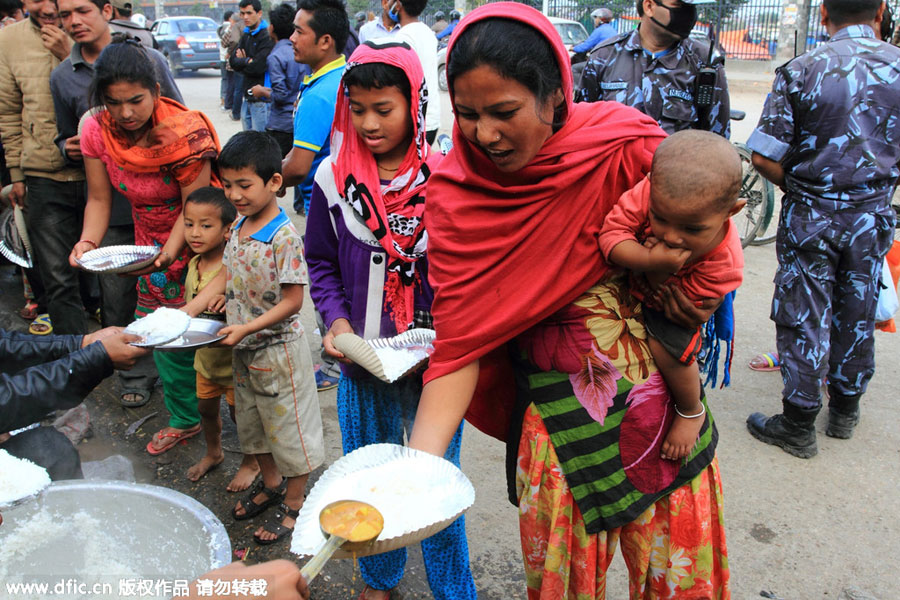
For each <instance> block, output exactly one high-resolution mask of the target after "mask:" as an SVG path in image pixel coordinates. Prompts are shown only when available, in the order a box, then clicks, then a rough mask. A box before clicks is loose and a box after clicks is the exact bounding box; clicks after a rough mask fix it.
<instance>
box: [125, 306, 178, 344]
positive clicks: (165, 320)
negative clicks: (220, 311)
mask: <svg viewBox="0 0 900 600" xmlns="http://www.w3.org/2000/svg"><path fill="white" fill-rule="evenodd" d="M190 325H191V316H190V315H189V314H187V313H186V312H184V311H183V310H176V309H174V308H157V309H156V310H155V311H153V312H152V313H150V314H149V315H147V316H146V317H144V318H142V319H138V320H137V321H135V322H134V323H132V324H131V325H129V326H128V327H126V328H125V333H130V334H132V335H138V336H140V337H141V338H142V339H141V341H140V342H131V345H132V346H138V347H141V348H155V347H156V346H162V345H163V344H168V343H169V342H171V341H172V340H174V339H176V338H178V337H179V336H181V335H182V334H183V333H184V332H185V331H187V329H188V327H190Z"/></svg>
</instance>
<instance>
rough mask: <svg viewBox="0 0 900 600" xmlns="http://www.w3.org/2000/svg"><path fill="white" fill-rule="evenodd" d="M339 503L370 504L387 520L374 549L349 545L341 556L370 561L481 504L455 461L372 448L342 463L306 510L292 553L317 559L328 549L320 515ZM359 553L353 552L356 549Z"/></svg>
mask: <svg viewBox="0 0 900 600" xmlns="http://www.w3.org/2000/svg"><path fill="white" fill-rule="evenodd" d="M337 500H359V501H361V502H368V503H369V504H371V505H372V506H374V507H375V508H377V509H378V510H379V512H381V514H382V516H383V517H384V529H383V530H382V532H381V534H380V535H379V536H378V538H377V539H376V540H375V541H374V542H373V543H371V544H367V545H363V546H361V547H360V546H355V547H354V546H352V545H350V544H344V546H343V547H342V548H341V549H339V550H338V551H337V552H336V553H335V556H336V557H338V558H349V557H351V556H354V555H355V556H369V555H371V554H381V553H382V552H389V551H391V550H396V549H397V548H402V547H404V546H409V545H410V544H415V543H418V542H420V541H422V540H424V539H425V538H427V537H430V536H432V535H434V534H435V533H437V532H439V531H441V530H442V529H444V528H445V527H447V526H448V525H450V524H451V523H453V521H455V520H456V519H457V517H459V516H460V515H461V514H463V513H464V512H465V511H466V510H468V508H469V507H470V506H472V504H473V503H474V502H475V488H474V487H472V483H471V482H470V481H469V480H468V478H467V477H466V476H465V475H464V474H463V472H462V471H460V470H459V469H458V468H457V467H456V466H454V465H453V463H451V462H450V461H447V460H444V459H443V458H441V457H439V456H434V455H433V454H428V453H427V452H421V451H419V450H412V449H410V448H406V447H405V446H399V445H397V444H372V445H370V446H364V447H362V448H358V449H357V450H354V451H353V452H351V453H350V454H347V455H346V456H343V457H341V458H339V459H338V460H336V461H335V462H334V463H333V464H332V465H331V466H330V467H328V469H327V470H326V471H325V473H323V474H322V476H321V477H320V478H319V480H318V481H316V484H315V486H314V487H313V489H312V491H311V492H310V494H309V497H308V498H307V499H306V501H305V502H304V503H303V508H302V509H300V517H299V518H298V519H297V524H296V526H295V527H294V533H293V538H292V540H291V552H293V553H295V554H299V555H300V556H310V555H313V554H315V553H316V552H317V551H318V550H319V548H321V547H322V545H323V544H324V543H325V536H324V534H323V533H322V531H321V529H320V528H319V513H320V512H321V511H322V509H323V508H325V507H326V506H327V505H328V504H330V503H331V502H334V501H337ZM351 548H352V549H353V552H350V551H349V550H350V549H351Z"/></svg>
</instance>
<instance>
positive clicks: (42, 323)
mask: <svg viewBox="0 0 900 600" xmlns="http://www.w3.org/2000/svg"><path fill="white" fill-rule="evenodd" d="M28 333H30V334H31V335H48V334H50V333H53V323H51V322H50V315H49V314H47V313H44V314H42V315H38V316H36V317H35V318H34V321H32V322H31V325H29V326H28Z"/></svg>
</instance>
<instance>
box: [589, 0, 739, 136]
mask: <svg viewBox="0 0 900 600" xmlns="http://www.w3.org/2000/svg"><path fill="white" fill-rule="evenodd" d="M712 1H713V0H685V1H682V0H637V11H638V15H640V17H641V23H640V26H639V27H638V28H637V29H635V30H634V31H632V32H630V33H623V34H621V35H617V36H614V37H612V38H609V39H607V40H605V41H604V42H602V43H601V44H600V45H599V46H597V48H595V49H594V51H593V52H591V55H590V58H589V59H588V63H587V66H585V68H584V73H583V75H582V77H581V84H580V88H581V89H580V90H579V94H578V99H579V101H582V102H596V101H598V100H615V101H617V102H621V103H622V104H627V105H629V106H633V107H635V108H636V109H638V110H640V111H641V112H643V113H645V114H647V115H649V116H651V117H653V118H654V119H656V120H657V122H659V125H660V127H662V128H663V129H664V130H665V131H666V133H669V134H672V133H674V132H676V131H681V130H682V129H705V130H707V131H712V132H713V133H718V134H719V135H722V136H725V137H726V138H727V137H728V136H729V134H730V132H731V125H730V122H729V118H730V109H729V103H728V84H727V82H726V81H725V61H724V59H723V58H722V57H721V55H718V54H714V55H713V61H712V62H713V64H712V65H711V66H712V68H713V69H714V70H715V83H714V87H713V93H712V103H711V104H710V105H709V106H701V105H700V103H698V102H697V97H696V86H697V75H698V73H699V72H700V69H701V68H702V67H704V66H705V64H706V62H707V60H708V58H709V42H706V41H699V40H695V39H692V38H691V37H689V36H690V33H691V29H693V27H694V24H695V23H696V21H697V7H696V6H695V5H696V4H705V3H709V2H712Z"/></svg>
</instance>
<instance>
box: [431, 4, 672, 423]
mask: <svg viewBox="0 0 900 600" xmlns="http://www.w3.org/2000/svg"><path fill="white" fill-rule="evenodd" d="M492 18H493V19H511V20H514V21H519V22H522V23H525V24H526V25H529V26H531V27H533V28H534V29H536V30H537V31H538V32H539V33H540V34H541V35H542V36H544V38H546V39H547V41H548V42H550V45H551V46H552V47H553V50H554V52H555V54H556V59H557V63H558V64H559V68H560V72H561V74H562V91H563V95H564V98H565V107H564V113H565V114H564V117H563V120H564V124H563V125H562V127H561V128H560V129H559V130H557V131H556V132H555V133H553V135H551V136H550V138H549V139H548V140H547V141H546V142H545V143H544V145H543V146H542V147H541V149H540V151H539V152H538V154H537V155H536V156H535V157H534V158H533V159H532V160H531V162H530V163H528V164H527V165H526V166H525V167H523V168H522V169H520V170H519V171H517V172H515V173H503V172H501V171H499V170H498V169H496V168H495V167H494V165H493V163H492V162H491V161H490V159H488V158H487V156H485V155H484V153H483V152H482V151H481V150H479V149H478V147H476V146H475V145H473V144H471V143H470V142H468V141H467V140H466V139H465V138H464V137H463V135H462V133H461V132H460V129H459V127H458V125H454V128H453V143H454V148H453V151H452V152H450V154H448V155H447V156H446V157H445V158H444V160H443V161H442V162H441V164H440V166H439V168H438V169H437V171H436V172H435V173H434V175H433V176H432V178H431V180H430V181H429V182H428V206H427V208H426V226H427V227H428V232H429V236H430V239H429V245H428V260H429V274H430V275H429V276H430V277H431V283H432V285H433V287H434V289H435V299H434V305H433V307H432V312H433V314H434V327H435V329H436V330H437V340H436V342H435V352H434V354H433V355H432V357H431V363H430V366H429V368H428V371H427V372H426V373H425V381H426V382H427V381H430V380H432V379H435V378H436V377H440V376H442V375H446V374H449V373H452V372H454V371H456V370H458V369H460V368H462V367H463V366H465V365H467V364H469V363H470V362H472V361H473V360H477V359H481V373H482V375H481V378H480V381H479V387H478V390H476V395H475V398H474V399H473V401H472V404H471V405H470V407H469V412H468V413H467V414H466V418H467V419H468V420H469V421H472V422H473V423H474V424H475V425H476V426H478V427H479V428H480V429H482V430H484V431H487V432H488V433H491V434H492V435H497V436H498V437H503V436H504V435H505V433H506V432H505V424H504V423H503V422H502V421H503V419H504V416H505V414H506V413H507V408H508V406H507V405H506V401H505V400H503V399H502V398H501V400H499V401H498V400H497V397H498V394H499V395H500V396H503V395H504V392H506V394H505V395H506V396H507V397H509V394H510V393H511V389H512V386H511V385H510V384H509V382H502V383H500V382H497V381H496V380H490V378H491V376H493V375H496V374H497V369H496V368H495V367H494V364H493V363H492V361H491V360H488V359H486V358H482V357H485V355H487V354H488V353H490V352H491V351H493V350H495V349H498V347H500V346H501V345H502V344H504V343H505V342H507V341H508V340H510V339H512V338H514V337H515V336H517V335H519V334H520V333H522V332H523V331H525V330H527V329H528V328H530V327H532V326H533V325H535V324H536V323H538V322H540V321H542V320H543V319H545V318H547V317H548V316H550V315H552V314H553V313H554V312H556V311H558V310H559V309H560V308H562V307H563V306H565V305H566V304H569V303H571V302H572V301H574V300H575V299H576V298H578V296H579V295H581V294H582V293H583V292H585V291H586V290H587V289H589V288H590V287H591V286H592V285H593V284H594V283H596V282H597V281H598V280H599V279H600V277H601V276H602V275H603V274H604V273H605V272H606V270H607V265H606V264H605V263H604V261H603V258H602V257H601V255H600V251H599V247H598V244H597V237H598V234H599V232H600V228H601V226H602V225H603V220H604V218H605V217H606V214H607V213H608V212H609V210H610V209H611V208H612V206H613V205H614V204H615V202H616V200H617V199H618V197H619V196H620V195H621V194H622V193H623V192H625V191H626V190H628V189H630V188H631V187H632V186H634V185H635V184H636V183H638V182H639V181H640V180H641V179H642V178H643V177H644V175H645V174H646V173H647V172H648V171H649V170H650V162H651V159H652V156H653V152H654V150H655V149H656V146H657V145H658V144H659V143H660V141H662V139H663V137H665V134H664V133H663V131H662V130H661V129H660V128H659V126H658V125H657V124H656V122H655V121H653V119H651V118H650V117H647V116H645V115H643V114H642V113H640V112H638V111H637V110H635V109H633V108H630V107H627V106H624V105H621V104H617V103H613V102H598V103H594V104H574V102H573V99H572V87H573V86H572V73H571V66H570V63H569V55H568V52H567V51H566V48H565V46H563V43H562V40H561V39H560V37H559V34H558V33H557V32H556V30H555V29H554V27H553V25H551V24H550V22H549V21H548V20H547V18H546V17H545V16H544V15H542V14H541V13H539V12H538V11H536V10H534V9H533V8H530V7H528V6H525V5H523V4H518V3H513V2H498V3H493V4H487V5H485V6H482V7H480V8H478V9H476V10H474V11H472V12H471V13H469V14H468V15H467V16H466V18H465V19H463V20H462V21H461V22H460V24H459V25H458V26H457V28H456V31H454V33H453V38H452V39H451V41H450V46H449V48H448V49H447V56H448V59H449V60H448V64H449V63H450V62H451V61H452V60H453V47H454V45H455V43H456V40H458V39H459V37H460V36H462V35H465V32H466V30H467V29H468V28H469V27H471V26H472V25H473V24H475V23H478V22H479V21H483V20H485V19H492ZM521 51H522V52H528V49H522V50H521ZM452 93H453V90H452V86H451V101H452V100H453V95H452ZM500 354H501V352H495V353H493V354H492V355H491V358H493V357H495V356H499V355H500ZM486 399H489V400H490V402H487V401H486Z"/></svg>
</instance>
